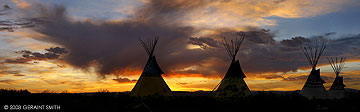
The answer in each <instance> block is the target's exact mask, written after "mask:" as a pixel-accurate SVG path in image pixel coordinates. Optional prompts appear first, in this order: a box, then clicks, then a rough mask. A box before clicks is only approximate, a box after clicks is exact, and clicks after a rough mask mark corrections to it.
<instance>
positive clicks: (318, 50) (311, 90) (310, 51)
mask: <svg viewBox="0 0 360 112" xmlns="http://www.w3.org/2000/svg"><path fill="white" fill-rule="evenodd" d="M325 48H326V45H325V43H323V44H322V45H321V46H320V45H319V43H316V45H315V47H314V48H313V47H311V46H308V47H302V51H303V53H304V54H305V57H306V59H307V60H308V62H309V64H310V65H311V66H312V69H311V72H310V75H309V77H308V78H307V80H306V82H305V84H304V87H303V88H302V90H301V94H302V95H303V96H305V97H308V98H322V99H324V98H328V92H327V91H326V89H325V87H324V85H323V83H325V81H324V80H322V79H321V77H320V69H316V65H317V63H318V61H319V59H320V56H321V54H322V53H323V52H324V50H325Z"/></svg>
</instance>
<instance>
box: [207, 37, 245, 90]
mask: <svg viewBox="0 0 360 112" xmlns="http://www.w3.org/2000/svg"><path fill="white" fill-rule="evenodd" d="M239 36H240V37H236V39H235V40H230V42H228V41H227V40H226V38H224V41H222V44H223V45H224V47H225V49H226V51H227V52H228V54H229V56H230V58H231V64H230V67H229V69H228V71H227V72H226V74H225V76H224V78H223V79H222V80H221V82H220V83H219V86H218V88H217V90H216V91H214V92H215V95H216V96H217V97H232V96H240V97H242V96H248V95H250V94H251V93H250V90H249V88H248V86H247V85H246V83H245V81H244V78H245V77H246V76H245V74H244V72H243V71H242V69H241V66H240V62H239V60H235V57H236V54H237V53H238V51H239V49H240V46H241V43H242V42H243V41H244V39H245V34H239ZM215 88H216V87H215Z"/></svg>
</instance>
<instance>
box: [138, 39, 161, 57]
mask: <svg viewBox="0 0 360 112" xmlns="http://www.w3.org/2000/svg"><path fill="white" fill-rule="evenodd" d="M158 40H159V36H155V37H154V38H153V39H149V38H147V39H145V40H141V39H140V38H139V42H140V43H141V45H142V46H143V47H144V49H145V51H146V53H147V54H148V55H149V56H153V53H154V50H155V46H156V44H157V41H158Z"/></svg>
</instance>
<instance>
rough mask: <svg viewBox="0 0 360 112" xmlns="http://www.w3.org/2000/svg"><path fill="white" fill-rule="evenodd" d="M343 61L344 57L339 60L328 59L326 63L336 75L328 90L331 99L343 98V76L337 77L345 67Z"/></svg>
mask: <svg viewBox="0 0 360 112" xmlns="http://www.w3.org/2000/svg"><path fill="white" fill-rule="evenodd" d="M345 59H346V58H345V57H341V58H339V59H338V58H337V57H336V58H328V61H329V63H330V65H331V67H332V69H333V70H334V72H335V75H336V77H335V80H334V82H333V84H332V85H331V87H330V90H329V92H330V95H331V97H333V98H343V97H344V96H345V89H344V87H345V85H344V82H343V76H340V75H339V74H340V72H341V71H342V69H343V68H344V66H345Z"/></svg>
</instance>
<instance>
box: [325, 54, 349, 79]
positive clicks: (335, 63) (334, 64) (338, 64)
mask: <svg viewBox="0 0 360 112" xmlns="http://www.w3.org/2000/svg"><path fill="white" fill-rule="evenodd" d="M327 60H328V61H329V63H330V65H331V68H332V69H333V70H334V72H335V74H336V76H338V75H339V74H340V72H341V70H342V69H343V68H344V66H345V60H346V57H341V58H339V60H338V58H337V57H335V58H332V57H330V58H327Z"/></svg>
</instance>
